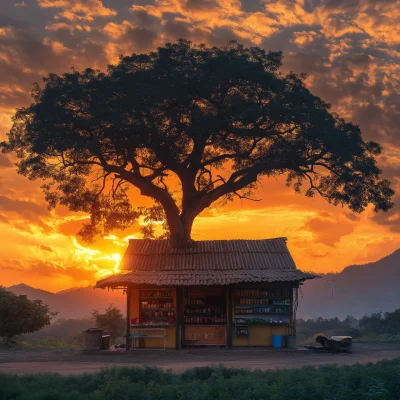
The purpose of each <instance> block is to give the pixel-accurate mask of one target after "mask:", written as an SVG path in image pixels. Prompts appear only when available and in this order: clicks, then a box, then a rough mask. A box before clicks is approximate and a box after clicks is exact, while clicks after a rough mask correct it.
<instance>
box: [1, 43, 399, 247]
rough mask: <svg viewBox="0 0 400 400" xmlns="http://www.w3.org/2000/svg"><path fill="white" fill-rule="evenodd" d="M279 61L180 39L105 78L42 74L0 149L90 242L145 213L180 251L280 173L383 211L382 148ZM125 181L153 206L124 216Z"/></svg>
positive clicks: (298, 185)
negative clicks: (213, 210) (210, 212)
mask: <svg viewBox="0 0 400 400" xmlns="http://www.w3.org/2000/svg"><path fill="white" fill-rule="evenodd" d="M281 64H282V54H281V52H268V53H267V52H265V51H264V50H262V49H260V48H257V47H251V48H246V47H243V46H242V45H240V44H238V43H236V42H232V43H229V44H228V45H227V46H224V47H213V48H208V47H206V46H204V45H193V44H191V43H190V42H188V41H185V40H179V41H178V42H177V43H175V44H167V45H166V46H165V47H162V48H159V49H158V50H157V51H156V52H151V53H149V54H133V55H132V56H129V57H122V58H121V59H120V61H119V63H118V64H117V65H111V66H109V67H108V69H107V72H105V73H103V72H100V71H95V70H92V69H87V70H85V71H83V72H81V73H80V72H77V71H74V70H73V71H72V72H70V73H65V74H63V75H62V76H58V75H55V74H50V75H48V77H46V78H44V83H45V84H44V87H43V88H40V87H39V86H38V85H36V86H35V88H34V90H33V93H32V97H33V103H32V104H31V105H30V106H29V107H27V108H21V109H19V110H18V111H17V113H16V115H15V117H14V124H13V126H12V129H11V131H10V132H9V134H8V141H7V142H6V143H3V144H2V147H3V151H4V152H10V151H15V152H16V154H17V156H18V157H19V158H20V161H19V162H18V171H19V173H21V174H23V175H25V176H27V177H29V178H30V179H38V178H41V179H45V180H46V181H47V182H46V183H45V184H44V186H43V189H44V191H45V193H46V197H47V201H48V202H49V204H50V206H51V207H54V206H56V205H57V204H62V205H65V206H67V207H68V208H69V209H70V210H72V211H83V212H86V213H89V214H90V217H91V219H90V222H89V223H87V224H86V225H85V226H84V228H83V229H82V231H81V232H80V234H81V235H82V237H83V238H85V239H87V240H90V239H92V238H93V237H94V236H95V235H96V234H107V233H108V232H109V231H111V230H113V229H116V228H126V227H128V226H130V225H131V224H132V223H133V222H134V221H135V220H136V219H137V218H138V217H139V216H140V215H143V214H146V215H147V217H148V218H150V217H149V215H150V216H151V215H153V216H155V217H156V219H158V220H162V219H163V218H164V216H165V220H166V222H167V224H168V228H169V232H170V235H171V239H173V243H174V244H175V245H184V244H186V243H190V241H191V229H192V224H193V221H194V219H195V217H196V216H197V215H199V214H200V213H201V212H202V211H203V210H204V209H206V208H207V207H209V206H210V205H211V204H213V203H214V202H215V201H216V200H218V199H222V200H228V201H229V200H232V199H233V198H234V197H235V196H238V197H240V198H253V196H254V189H255V188H256V187H257V185H258V184H259V182H260V178H263V177H272V176H277V175H282V174H285V175H286V177H287V182H288V184H291V185H293V187H294V189H295V190H296V191H298V192H303V193H304V194H305V195H306V196H310V197H311V196H313V195H315V194H319V195H320V196H322V197H324V198H325V199H326V200H328V201H329V202H331V203H333V204H335V205H338V204H342V205H348V206H349V208H350V209H351V210H353V211H355V212H361V211H363V210H364V209H365V207H366V206H367V205H368V204H373V205H374V207H375V210H376V211H379V210H384V211H386V210H388V209H389V208H391V207H392V206H393V203H392V201H391V198H392V196H393V191H392V189H391V188H390V183H389V182H388V181H387V180H385V179H382V178H381V171H380V170H379V168H378V166H377V163H376V159H375V158H376V156H377V155H379V154H380V152H381V147H380V146H379V145H378V144H377V143H374V142H365V141H364V140H363V138H362V136H361V132H360V129H359V127H358V126H356V125H353V124H351V123H349V122H346V121H345V120H343V119H342V118H340V117H339V116H338V115H336V114H334V113H331V112H330V111H329V109H330V106H329V104H327V103H325V102H324V101H322V100H321V99H320V98H318V97H316V96H314V95H313V94H312V93H310V91H309V90H308V89H307V88H306V86H305V83H304V79H305V77H304V75H296V74H294V73H289V74H287V75H283V74H282V73H280V71H279V69H280V67H281ZM132 185H133V186H135V187H136V188H138V189H139V191H140V193H141V194H142V195H144V196H148V197H150V198H152V199H154V200H155V202H156V203H155V204H156V205H155V207H153V208H150V209H147V210H146V209H143V208H140V209H138V208H134V207H133V206H132V203H131V199H130V197H132V195H131V196H130V197H129V196H128V191H129V188H130V187H131V186H132ZM150 231H151V229H150ZM152 233H153V232H152V231H151V232H150V234H152Z"/></svg>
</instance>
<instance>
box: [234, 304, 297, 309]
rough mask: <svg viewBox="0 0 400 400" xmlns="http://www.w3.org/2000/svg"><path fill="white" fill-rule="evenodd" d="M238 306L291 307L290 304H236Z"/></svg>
mask: <svg viewBox="0 0 400 400" xmlns="http://www.w3.org/2000/svg"><path fill="white" fill-rule="evenodd" d="M233 306H234V307H236V308H253V307H284V306H287V307H290V304H234V305H233Z"/></svg>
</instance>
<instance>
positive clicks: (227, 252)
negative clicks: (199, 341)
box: [96, 238, 314, 287]
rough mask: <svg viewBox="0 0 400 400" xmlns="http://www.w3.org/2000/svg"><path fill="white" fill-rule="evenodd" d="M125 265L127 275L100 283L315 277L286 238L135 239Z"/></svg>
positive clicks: (196, 282) (201, 282) (205, 282)
mask: <svg viewBox="0 0 400 400" xmlns="http://www.w3.org/2000/svg"><path fill="white" fill-rule="evenodd" d="M121 268H122V269H124V270H128V271H131V272H128V273H126V274H119V275H113V276H110V277H108V278H105V279H102V280H101V281H99V282H98V283H97V285H96V287H107V286H119V285H126V284H129V283H130V284H152V285H153V284H154V285H177V286H180V285H187V286H190V285H228V284H233V283H240V282H278V281H299V280H304V279H312V278H313V277H314V275H312V274H307V273H303V272H301V271H299V270H297V269H296V265H295V263H294V261H293V258H292V256H291V255H290V253H289V250H288V248H287V246H286V239H285V238H276V239H266V240H207V241H198V242H195V243H194V244H193V246H191V247H185V248H173V247H171V246H170V242H169V241H168V240H151V239H142V240H138V239H133V240H130V242H129V246H128V248H127V250H126V252H125V255H124V258H123V261H122V265H121Z"/></svg>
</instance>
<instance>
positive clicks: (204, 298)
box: [182, 287, 227, 346]
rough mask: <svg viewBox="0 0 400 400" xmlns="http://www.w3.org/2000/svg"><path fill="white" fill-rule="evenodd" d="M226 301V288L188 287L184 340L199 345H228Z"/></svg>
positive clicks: (184, 316) (185, 301)
mask: <svg viewBox="0 0 400 400" xmlns="http://www.w3.org/2000/svg"><path fill="white" fill-rule="evenodd" d="M226 304H227V303H226V290H225V288H224V287H187V288H185V289H184V311H183V332H182V333H183V334H182V342H183V343H184V344H185V343H186V344H193V345H197V346H225V345H226V334H227V332H226V324H227V317H226V315H227V310H226Z"/></svg>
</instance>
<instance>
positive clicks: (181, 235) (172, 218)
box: [165, 209, 194, 247]
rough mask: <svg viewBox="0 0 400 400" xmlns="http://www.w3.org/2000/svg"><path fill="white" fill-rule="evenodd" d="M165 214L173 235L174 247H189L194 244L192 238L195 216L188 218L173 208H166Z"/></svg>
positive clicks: (172, 243) (172, 242)
mask: <svg viewBox="0 0 400 400" xmlns="http://www.w3.org/2000/svg"><path fill="white" fill-rule="evenodd" d="M165 215H166V218H167V223H168V227H169V231H170V236H171V245H172V246H173V247H187V246H191V245H193V240H192V238H191V233H192V225H193V221H194V218H187V217H185V216H184V215H183V214H182V215H179V214H178V213H176V212H173V211H171V210H169V211H167V210H166V209H165Z"/></svg>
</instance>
